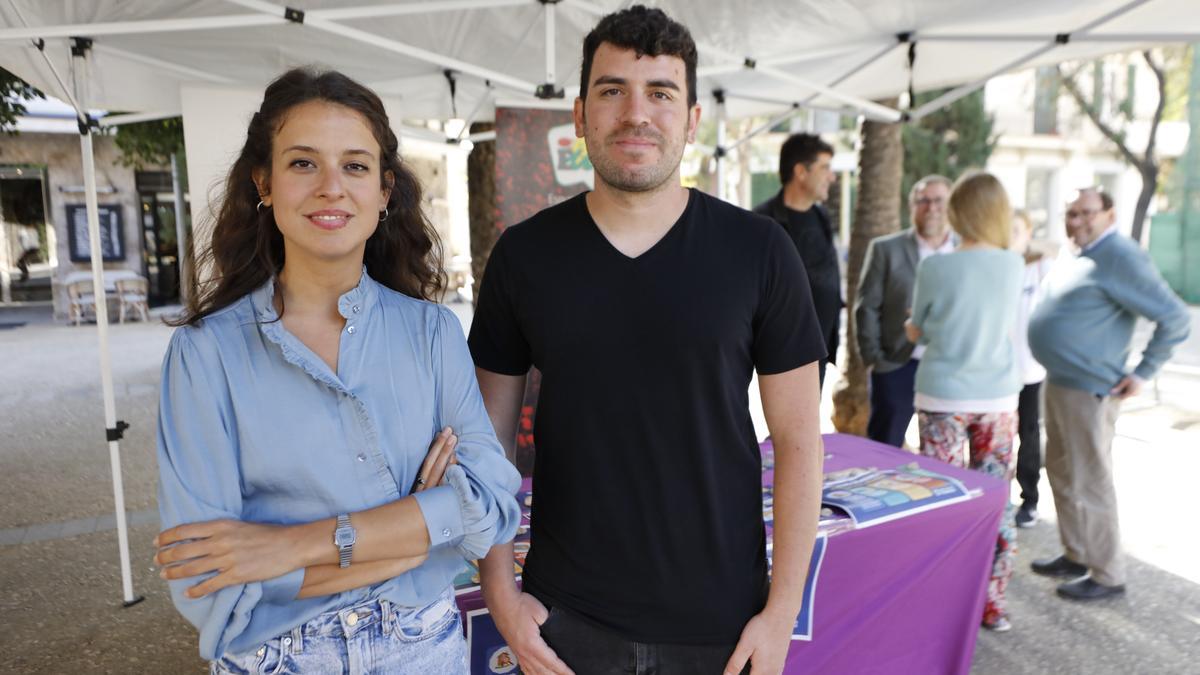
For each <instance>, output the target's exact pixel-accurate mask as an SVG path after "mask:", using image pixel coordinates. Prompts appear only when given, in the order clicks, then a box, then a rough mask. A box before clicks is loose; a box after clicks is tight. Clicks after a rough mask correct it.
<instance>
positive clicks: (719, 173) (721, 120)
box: [713, 89, 727, 199]
mask: <svg viewBox="0 0 1200 675" xmlns="http://www.w3.org/2000/svg"><path fill="white" fill-rule="evenodd" d="M713 98H715V99H717V147H716V148H715V149H714V152H713V157H714V160H715V161H716V163H717V167H716V168H717V170H716V179H717V198H718V199H725V170H726V167H725V154H726V148H725V133H726V124H727V122H726V119H725V115H726V110H725V92H724V91H721V90H719V89H718V90H717V91H714V92H713Z"/></svg>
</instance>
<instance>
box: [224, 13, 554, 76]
mask: <svg viewBox="0 0 1200 675" xmlns="http://www.w3.org/2000/svg"><path fill="white" fill-rule="evenodd" d="M225 2H229V3H233V4H235V5H239V6H242V7H247V8H249V9H254V10H257V11H260V12H263V13H266V14H275V15H278V16H279V17H281V18H282V17H283V16H284V13H285V12H288V13H289V15H291V13H292V11H293V10H289V9H288V8H285V7H282V6H280V5H276V4H274V3H270V2H265V1H264V0H225ZM288 20H291V19H288ZM299 22H301V23H302V24H303V25H305V26H312V27H313V28H316V29H318V30H323V31H325V32H327V33H333V34H334V35H341V36H342V37H345V38H350V39H351V40H358V41H360V42H363V43H366V44H370V45H374V46H376V47H379V48H380V49H385V50H387V51H390V52H395V53H397V54H403V55H404V56H408V57H410V58H414V59H417V60H418V61H425V62H426V63H432V64H435V65H437V66H440V67H442V68H448V69H450V70H454V71H457V72H460V73H464V74H467V75H473V76H475V77H478V78H480V79H484V80H491V81H492V83H493V84H498V85H505V86H508V87H512V88H513V89H518V90H521V91H525V92H536V91H537V85H535V84H533V83H532V82H526V81H524V80H521V79H518V78H515V77H511V76H509V75H505V74H504V73H501V72H497V71H494V70H491V69H489V68H483V67H481V66H477V65H474V64H471V63H467V62H466V61H460V60H458V59H455V58H451V57H449V56H445V55H443V54H437V53H435V52H431V51H429V50H427V49H421V48H420V47H414V46H412V45H409V44H406V43H403V42H399V41H397V40H391V39H388V38H385V37H382V36H379V35H376V34H374V33H369V32H367V31H365V30H359V29H357V28H351V27H350V26H345V25H342V24H340V23H337V22H336V21H330V20H329V19H323V18H321V17H320V16H319V15H317V16H311V15H309V14H303V15H302V16H301V17H300V18H299Z"/></svg>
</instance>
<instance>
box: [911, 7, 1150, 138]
mask: <svg viewBox="0 0 1200 675" xmlns="http://www.w3.org/2000/svg"><path fill="white" fill-rule="evenodd" d="M1147 2H1150V0H1132V2H1128V3H1126V4H1124V5H1121V6H1120V7H1118V8H1116V9H1114V10H1112V11H1111V12H1109V13H1108V14H1105V15H1103V16H1101V17H1100V18H1098V19H1095V20H1093V21H1091V22H1089V23H1087V24H1085V25H1083V26H1081V27H1079V28H1078V29H1076V30H1074V31H1072V32H1070V33H1062V34H1060V35H1056V36H1055V37H1054V39H1053V40H1051V41H1050V42H1049V43H1047V44H1044V45H1042V46H1041V47H1038V48H1037V49H1035V50H1033V51H1032V52H1030V53H1028V54H1026V55H1025V56H1022V57H1021V58H1019V59H1017V60H1016V61H1013V62H1011V63H1008V64H1006V65H1004V66H1002V67H1000V68H997V69H996V70H993V71H991V72H990V73H988V74H987V75H984V76H983V77H980V78H979V79H977V80H975V81H973V82H969V83H967V84H964V85H963V86H961V87H958V88H956V89H952V90H950V91H948V92H946V93H945V94H942V95H941V96H939V97H937V98H935V99H933V100H932V101H929V102H928V103H926V104H925V105H923V106H921V107H920V108H917V109H916V110H914V111H912V112H911V113H909V115H908V118H909V119H911V120H919V119H921V118H922V117H925V116H926V115H929V114H930V113H932V112H934V111H935V110H939V109H941V108H942V107H944V106H948V105H950V104H951V103H954V102H955V101H957V100H958V99H960V98H963V97H964V96H967V95H969V94H971V93H972V92H974V91H975V90H976V89H979V88H980V87H982V86H983V85H984V84H986V83H987V81H988V80H990V79H992V78H993V77H996V76H998V75H1003V74H1004V73H1007V72H1008V71H1010V70H1015V69H1016V68H1018V67H1020V66H1022V65H1025V64H1026V63H1029V62H1030V61H1032V60H1034V59H1036V58H1037V57H1039V56H1041V55H1042V54H1045V53H1046V52H1048V51H1050V50H1052V49H1055V48H1056V47H1060V46H1062V45H1065V44H1067V43H1068V42H1070V41H1071V40H1073V39H1075V35H1076V33H1079V34H1084V33H1087V32H1088V31H1092V30H1095V29H1096V28H1098V27H1100V26H1102V25H1104V24H1106V23H1108V22H1109V21H1112V20H1113V19H1115V18H1117V17H1119V16H1121V15H1123V14H1126V13H1128V12H1131V11H1133V10H1134V9H1137V8H1138V7H1141V6H1142V5H1144V4H1146V3H1147ZM918 39H922V40H923V39H924V38H918Z"/></svg>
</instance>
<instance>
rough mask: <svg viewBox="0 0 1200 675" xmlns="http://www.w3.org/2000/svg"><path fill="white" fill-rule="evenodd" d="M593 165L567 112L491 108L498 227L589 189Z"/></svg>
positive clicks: (526, 456) (522, 446)
mask: <svg viewBox="0 0 1200 675" xmlns="http://www.w3.org/2000/svg"><path fill="white" fill-rule="evenodd" d="M592 175H593V174H592V163H591V161H589V160H588V156H587V148H586V147H585V146H584V143H583V139H582V138H576V137H575V124H574V122H573V120H572V116H571V113H570V111H566V110H538V109H533V108H501V107H497V108H496V205H497V207H498V208H499V210H500V223H501V226H502V227H508V226H509V225H515V224H516V223H519V222H521V221H522V220H525V219H526V218H528V217H530V216H532V215H533V214H535V213H537V212H538V211H541V210H542V209H544V208H546V207H547V206H552V205H554V204H557V203H559V202H562V201H565V200H567V199H570V198H571V197H574V196H575V195H577V194H579V193H580V192H583V191H585V190H590V189H591V188H592ZM541 380H542V378H541V373H539V372H538V371H537V369H534V370H533V371H531V372H530V374H529V379H528V380H527V381H526V385H525V402H524V404H523V405H522V406H521V422H520V425H519V426H518V428H517V468H518V469H520V470H521V474H522V475H525V476H528V475H530V473H531V472H532V471H533V453H534V442H533V420H534V417H535V416H536V414H537V395H538V390H539V388H540V385H541Z"/></svg>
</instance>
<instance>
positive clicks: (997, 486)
mask: <svg viewBox="0 0 1200 675" xmlns="http://www.w3.org/2000/svg"><path fill="white" fill-rule="evenodd" d="M824 438H825V471H826V472H830V471H837V470H839V469H846V468H850V467H862V466H867V467H870V466H873V467H877V468H880V469H888V468H894V467H897V466H900V465H903V464H908V463H911V462H916V463H917V464H919V465H920V466H922V467H924V468H927V469H930V470H932V471H936V472H938V473H942V474H945V475H947V476H951V477H953V478H957V479H958V480H960V481H962V482H963V484H965V485H966V486H967V488H969V489H980V490H982V491H983V494H981V495H980V496H979V497H977V498H975V499H971V500H969V501H966V502H961V503H958V504H952V505H950V506H945V507H942V508H939V509H935V510H933V511H926V512H924V513H918V514H916V515H913V516H910V517H907V518H902V519H900V520H895V521H892V522H888V523H883V524H880V525H876V526H874V527H870V528H867V529H863V530H851V531H848V532H839V533H836V534H834V535H833V536H831V537H830V539H829V544H828V547H827V548H826V551H825V560H824V563H823V564H822V566H821V573H820V577H819V579H818V583H817V591H816V597H815V600H814V603H813V605H814V621H813V640H812V642H800V641H794V642H792V647H791V649H790V650H789V652H788V658H787V667H786V668H785V672H787V673H856V674H859V675H866V674H868V673H879V674H883V673H889V674H890V673H922V674H925V675H936V674H938V673H964V674H965V673H968V672H969V671H970V669H971V657H972V654H973V653H974V651H975V639H976V637H978V635H979V624H980V620H981V619H982V618H983V604H984V599H985V596H986V591H987V579H988V574H989V572H990V570H991V566H992V555H993V552H994V551H995V546H996V534H997V530H998V528H999V524H1000V516H1001V514H1002V513H1003V511H1004V504H1005V502H1006V501H1007V500H1008V487H1007V485H1005V484H1004V482H1003V481H1000V480H997V479H995V478H993V477H991V476H986V475H984V474H982V473H979V472H976V471H969V470H966V469H958V468H955V467H952V466H950V465H948V464H944V463H942V462H939V461H937V460H934V459H929V458H926V457H921V456H917V455H913V454H910V453H908V452H905V451H903V450H898V449H896V448H894V447H892V446H889V445H884V444H882V443H875V442H873V441H870V440H867V439H864V438H860V437H858V436H850V435H846V434H829V435H826V436H825V437H824Z"/></svg>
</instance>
